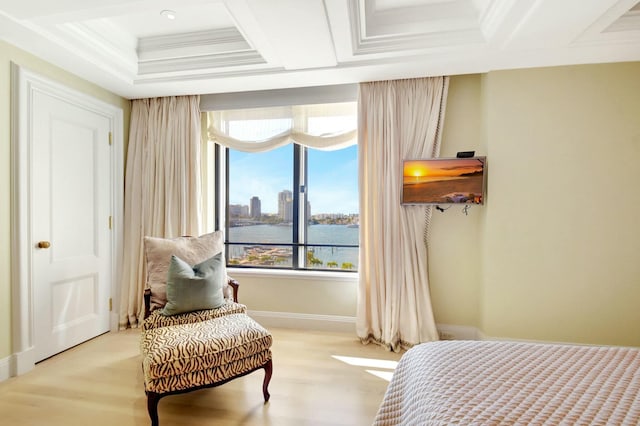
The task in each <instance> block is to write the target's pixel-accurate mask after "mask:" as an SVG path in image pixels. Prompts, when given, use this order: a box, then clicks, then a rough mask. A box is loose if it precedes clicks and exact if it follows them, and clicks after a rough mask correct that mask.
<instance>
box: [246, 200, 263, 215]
mask: <svg viewBox="0 0 640 426" xmlns="http://www.w3.org/2000/svg"><path fill="white" fill-rule="evenodd" d="M249 207H250V211H251V218H252V219H260V218H261V217H262V203H260V198H258V197H251V200H250V201H249Z"/></svg>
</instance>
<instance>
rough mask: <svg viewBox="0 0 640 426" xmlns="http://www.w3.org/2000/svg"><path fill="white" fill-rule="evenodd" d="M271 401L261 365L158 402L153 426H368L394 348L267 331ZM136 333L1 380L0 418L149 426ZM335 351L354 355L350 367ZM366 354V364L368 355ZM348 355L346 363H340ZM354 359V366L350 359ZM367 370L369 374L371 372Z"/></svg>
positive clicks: (344, 337) (350, 338)
mask: <svg viewBox="0 0 640 426" xmlns="http://www.w3.org/2000/svg"><path fill="white" fill-rule="evenodd" d="M270 331H271V333H272V334H273V337H274V343H273V348H272V349H273V359H274V364H273V365H274V367H273V378H272V380H271V385H270V387H269V390H270V392H271V400H270V401H269V403H267V404H264V403H263V400H262V391H261V386H262V379H263V376H264V373H263V370H260V371H258V372H255V373H252V374H250V375H248V376H245V377H242V378H239V379H237V380H234V381H232V382H229V383H227V384H225V385H223V386H220V387H217V388H211V389H203V390H200V391H195V392H191V393H187V394H182V395H173V396H167V397H165V398H163V399H162V400H160V404H159V415H160V425H161V426H170V425H181V426H184V425H188V426H197V425H214V424H215V425H219V426H224V425H270V426H289V425H296V426H300V425H370V424H371V423H372V421H373V419H374V417H375V414H376V411H377V408H378V405H379V404H380V402H381V401H382V397H383V396H384V392H385V390H386V388H387V385H388V382H387V381H386V380H385V379H383V378H380V377H378V376H376V375H375V374H377V373H380V375H382V376H384V375H387V376H388V375H390V373H391V372H392V371H393V370H392V367H393V365H389V364H393V362H392V363H388V362H387V363H385V364H384V365H382V366H377V367H376V366H375V365H372V364H374V362H375V360H391V361H397V360H399V358H400V355H399V354H394V353H391V352H387V351H385V350H384V349H382V348H380V347H379V346H376V345H367V346H363V345H361V344H360V343H359V342H358V341H357V339H356V337H355V334H342V333H328V332H314V331H299V330H289V329H271V330H270ZM138 340H139V332H138V330H127V331H124V332H119V333H108V334H105V335H103V336H100V337H98V338H96V339H94V340H91V341H89V342H87V343H84V344H82V345H80V346H78V347H75V348H73V349H70V350H68V351H66V352H64V353H62V354H59V355H57V356H54V357H52V358H50V359H48V360H45V361H43V362H41V363H39V364H37V365H36V367H35V369H34V370H32V371H31V372H29V373H27V374H24V375H22V376H19V377H13V378H10V379H9V380H6V381H4V382H2V383H0V424H2V425H12V426H13V425H37V426H43V425H46V426H55V425H65V426H74V425H82V426H99V425H109V426H128V425H148V424H150V423H149V417H148V415H147V409H146V398H145V395H144V390H143V383H142V382H143V381H142V371H141V366H140V355H139V348H138ZM334 356H341V357H353V358H363V359H362V360H361V361H363V362H362V363H360V364H362V365H351V364H349V363H347V362H344V361H345V360H344V359H342V360H340V359H337V358H334ZM372 360H373V361H372ZM347 361H349V359H347ZM355 364H358V363H357V362H356V363H355ZM368 371H373V374H372V373H371V372H368Z"/></svg>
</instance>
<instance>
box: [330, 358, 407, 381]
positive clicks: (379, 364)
mask: <svg viewBox="0 0 640 426" xmlns="http://www.w3.org/2000/svg"><path fill="white" fill-rule="evenodd" d="M331 357H332V358H335V359H337V360H338V361H342V362H344V363H345V364H349V365H353V366H354V367H369V368H375V369H376V370H370V369H367V370H365V371H366V372H367V373H369V374H373V375H374V376H376V377H379V378H381V379H383V380H386V381H387V382H388V381H390V380H391V376H393V370H395V368H396V366H397V365H398V361H390V360H386V359H375V358H359V357H352V356H340V355H331ZM382 370H391V371H382Z"/></svg>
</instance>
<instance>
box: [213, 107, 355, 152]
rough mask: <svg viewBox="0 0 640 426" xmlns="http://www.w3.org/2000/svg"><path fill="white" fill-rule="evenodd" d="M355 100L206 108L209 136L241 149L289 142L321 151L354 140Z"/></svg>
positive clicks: (268, 146)
mask: <svg viewBox="0 0 640 426" xmlns="http://www.w3.org/2000/svg"><path fill="white" fill-rule="evenodd" d="M357 121H358V120H357V103H356V102H343V103H332V104H322V105H292V106H284V107H271V108H255V109H241V110H240V109H239V110H228V111H210V112H208V113H207V132H208V137H209V140H212V141H214V142H217V143H219V144H220V145H223V146H226V147H228V148H233V149H236V150H239V151H244V152H262V151H268V150H270V149H275V148H279V147H281V146H284V145H287V144H289V143H291V142H295V143H298V144H300V145H304V146H307V147H309V148H315V149H320V150H325V151H330V150H336V149H341V148H345V147H347V146H350V145H355V144H356V143H357V142H358V133H357V130H356V128H357Z"/></svg>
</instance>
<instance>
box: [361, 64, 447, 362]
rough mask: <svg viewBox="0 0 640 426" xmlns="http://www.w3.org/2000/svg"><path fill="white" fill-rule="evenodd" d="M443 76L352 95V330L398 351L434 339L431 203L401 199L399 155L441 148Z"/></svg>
mask: <svg viewBox="0 0 640 426" xmlns="http://www.w3.org/2000/svg"><path fill="white" fill-rule="evenodd" d="M448 86H449V78H448V77H437V78H422V79H411V80H398V81H384V82H373V83H363V84H361V85H360V91H359V98H358V114H359V116H358V129H359V137H358V155H359V173H360V176H359V184H360V267H359V272H360V274H359V283H358V309H357V318H356V326H357V334H358V337H359V338H360V340H361V341H362V342H363V343H369V342H375V343H377V344H380V345H382V346H384V347H386V348H388V349H390V350H393V351H399V350H400V349H401V348H405V349H406V348H409V347H411V346H413V345H416V344H418V343H423V342H428V341H434V340H438V331H437V329H436V325H435V320H434V317H433V310H432V307H431V300H430V295H429V282H428V275H427V232H428V225H429V220H430V218H431V208H430V207H424V206H402V205H400V197H401V191H402V174H403V173H402V161H403V160H404V159H416V158H432V157H437V156H438V155H439V152H440V136H441V129H442V124H443V121H444V115H445V106H446V99H447V90H448Z"/></svg>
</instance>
